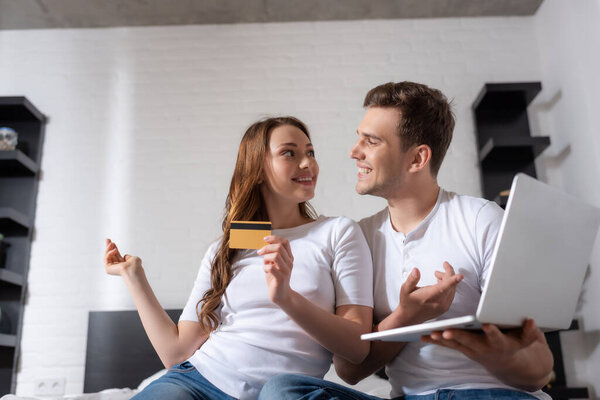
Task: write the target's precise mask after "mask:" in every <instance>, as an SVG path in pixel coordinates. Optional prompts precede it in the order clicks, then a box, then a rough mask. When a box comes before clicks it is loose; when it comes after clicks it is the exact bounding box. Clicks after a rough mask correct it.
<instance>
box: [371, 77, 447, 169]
mask: <svg viewBox="0 0 600 400" xmlns="http://www.w3.org/2000/svg"><path fill="white" fill-rule="evenodd" d="M363 105H364V107H393V108H396V109H398V111H399V112H400V123H399V124H398V131H397V132H398V135H399V136H400V138H401V140H402V145H403V151H406V150H408V149H409V148H410V147H412V146H418V145H421V144H426V145H427V146H429V147H430V148H431V153H432V154H431V161H430V164H429V165H430V168H431V173H432V175H433V176H437V173H438V171H439V169H440V166H441V165H442V161H443V160H444V156H445V155H446V151H447V150H448V147H449V146H450V141H451V140H452V131H453V130H454V115H453V114H452V110H451V107H450V103H449V102H448V99H447V98H446V96H444V94H443V93H442V92H440V91H439V90H437V89H432V88H430V87H428V86H426V85H422V84H420V83H414V82H398V83H394V82H389V83H384V84H383V85H379V86H377V87H375V88H373V89H371V90H369V93H367V95H366V97H365V101H364V104H363Z"/></svg>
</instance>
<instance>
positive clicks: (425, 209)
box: [387, 181, 440, 235]
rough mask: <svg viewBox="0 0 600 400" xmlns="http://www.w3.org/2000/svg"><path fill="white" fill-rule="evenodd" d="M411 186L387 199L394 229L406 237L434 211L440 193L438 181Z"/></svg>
mask: <svg viewBox="0 0 600 400" xmlns="http://www.w3.org/2000/svg"><path fill="white" fill-rule="evenodd" d="M411 186H412V187H410V188H403V190H402V193H398V195H397V196H395V197H388V199H387V200H388V209H389V211H390V218H391V222H392V227H393V228H394V230H395V231H397V232H402V233H404V234H405V235H406V234H408V233H410V232H412V231H413V230H415V228H416V227H417V226H419V224H420V223H421V222H422V221H423V220H424V219H425V218H426V217H427V216H428V215H429V213H430V212H431V210H433V208H434V207H435V204H436V202H437V199H438V195H439V191H440V187H439V186H438V184H437V182H436V181H433V183H432V182H428V183H424V184H422V185H420V186H419V185H411Z"/></svg>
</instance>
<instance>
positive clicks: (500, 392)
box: [258, 375, 536, 400]
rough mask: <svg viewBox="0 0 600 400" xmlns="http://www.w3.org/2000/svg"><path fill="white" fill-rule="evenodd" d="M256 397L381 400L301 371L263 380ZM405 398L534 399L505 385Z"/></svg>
mask: <svg viewBox="0 0 600 400" xmlns="http://www.w3.org/2000/svg"><path fill="white" fill-rule="evenodd" d="M258 398H259V400H382V399H381V398H379V397H375V396H370V395H368V394H365V393H362V392H359V391H357V390H354V389H350V388H348V387H346V386H342V385H338V384H337V383H333V382H328V381H325V380H323V379H318V378H313V377H310V376H303V375H277V376H275V377H273V378H271V379H269V380H268V381H267V383H266V384H265V385H264V386H263V388H262V390H261V391H260V396H259V397H258ZM395 399H398V400H399V399H405V400H491V399H501V400H512V399H536V397H534V396H531V395H530V394H527V393H524V392H520V391H517V390H507V389H468V390H453V389H441V390H438V391H437V392H435V393H432V394H426V395H420V396H418V395H410V396H404V397H396V398H395Z"/></svg>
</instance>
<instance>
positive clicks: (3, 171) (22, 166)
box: [0, 149, 39, 176]
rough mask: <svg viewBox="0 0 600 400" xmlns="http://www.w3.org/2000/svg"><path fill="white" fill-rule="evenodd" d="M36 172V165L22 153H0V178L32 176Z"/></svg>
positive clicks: (14, 151) (17, 151) (37, 168)
mask: <svg viewBox="0 0 600 400" xmlns="http://www.w3.org/2000/svg"><path fill="white" fill-rule="evenodd" d="M38 170H39V167H38V165H37V164H36V163H35V162H34V161H33V160H32V159H31V158H29V157H27V156H26V155H25V154H24V153H23V152H22V151H20V150H18V149H17V150H12V151H0V176H34V175H35V174H36V173H37V172H38Z"/></svg>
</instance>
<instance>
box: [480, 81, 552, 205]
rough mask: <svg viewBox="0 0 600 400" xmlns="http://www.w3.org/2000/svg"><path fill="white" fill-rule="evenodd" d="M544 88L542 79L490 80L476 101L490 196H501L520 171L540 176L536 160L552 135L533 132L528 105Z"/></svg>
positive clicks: (483, 179)
mask: <svg viewBox="0 0 600 400" xmlns="http://www.w3.org/2000/svg"><path fill="white" fill-rule="evenodd" d="M541 89H542V85H541V84H540V82H525V83H486V84H485V86H484V87H483V89H482V90H481V92H480V93H479V96H477V99H476V100H475V102H474V103H473V113H474V114H475V125H476V128H477V145H478V150H479V163H480V165H481V184H482V185H481V186H482V188H483V197H485V198H486V199H489V200H497V199H496V197H497V196H499V194H500V192H502V191H505V190H508V189H510V185H511V183H512V180H513V178H514V176H515V174H516V173H518V172H524V173H526V174H527V175H530V176H532V177H534V178H537V174H536V170H535V163H534V160H535V158H536V157H537V156H538V155H539V154H540V153H542V152H543V151H544V149H546V147H548V146H549V145H550V138H549V137H546V136H538V137H532V136H531V133H530V131H529V118H528V116H527V106H528V105H529V103H531V101H532V100H533V99H534V98H535V96H536V95H537V94H538V93H539V92H540V90H541Z"/></svg>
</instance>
